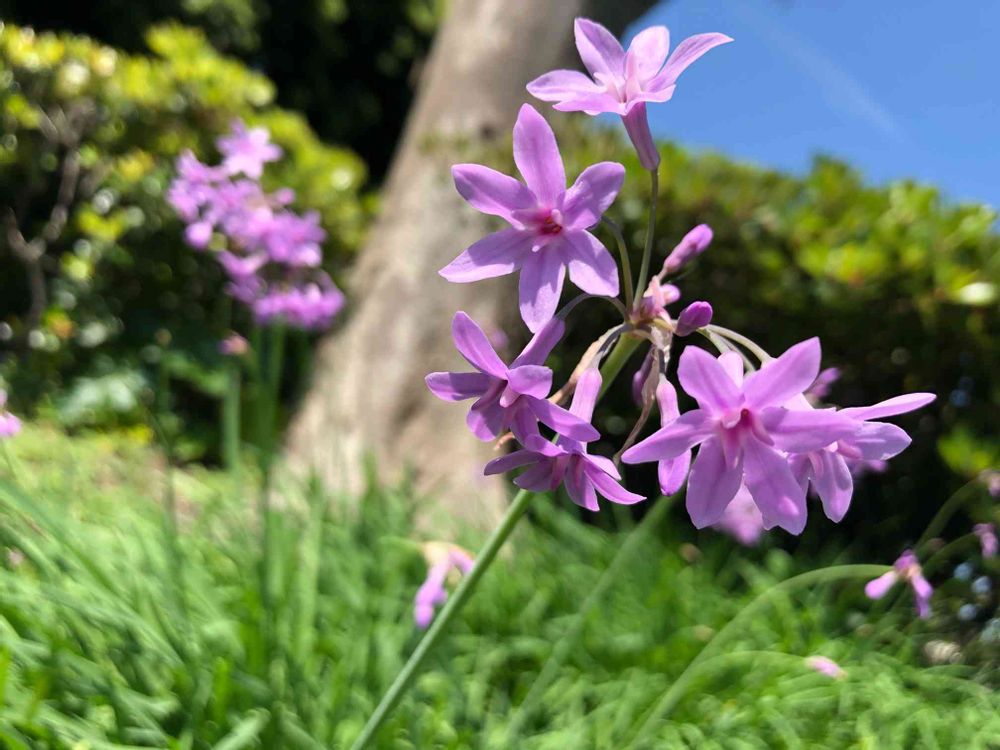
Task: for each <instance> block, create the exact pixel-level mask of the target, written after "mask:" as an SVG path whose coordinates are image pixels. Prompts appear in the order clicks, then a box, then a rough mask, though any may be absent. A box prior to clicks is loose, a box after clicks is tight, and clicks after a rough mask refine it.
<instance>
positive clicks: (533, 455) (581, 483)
mask: <svg viewBox="0 0 1000 750" xmlns="http://www.w3.org/2000/svg"><path fill="white" fill-rule="evenodd" d="M600 390H601V374H600V373H599V372H598V371H597V370H596V369H593V368H592V369H589V370H587V371H586V372H584V373H583V375H581V376H580V379H579V381H578V382H577V384H576V391H575V392H574V393H573V404H572V405H571V406H570V411H571V412H572V413H573V414H574V415H576V416H577V417H579V418H580V419H581V420H583V421H585V422H586V423H588V424H589V422H590V419H591V417H592V416H593V413H594V405H595V404H596V403H597V396H598V394H599V393H600ZM521 466H530V467H531V468H529V469H528V470H527V471H525V472H524V473H523V474H521V475H520V476H518V477H517V478H516V479H515V480H514V484H516V485H517V486H518V487H521V488H522V489H526V490H531V491H533V492H551V491H552V490H555V489H556V488H557V487H558V486H559V485H560V484H565V485H566V491H567V492H568V493H569V496H570V498H571V499H572V500H573V502H574V503H576V504H577V505H579V506H581V507H583V508H586V509H587V510H592V511H597V510H600V506H598V504H597V495H598V494H600V495H601V496H603V497H605V498H607V499H608V500H610V501H611V502H613V503H620V504H622V505H631V504H633V503H638V502H640V501H642V500H645V498H644V497H643V496H642V495H636V494H635V493H633V492H629V491H628V490H626V489H625V488H624V487H622V486H621V484H619V482H620V480H621V474H619V473H618V469H617V468H616V467H615V465H614V463H613V462H612V461H611V460H610V459H608V458H605V457H604V456H592V455H590V454H588V453H587V446H586V443H585V442H581V441H577V440H573V439H572V438H568V437H566V436H564V435H561V436H560V437H559V438H558V439H557V440H556V442H554V443H550V442H548V441H546V440H545V439H544V438H542V437H540V436H535V437H532V438H531V439H530V440H529V441H528V443H527V446H526V447H525V448H524V449H522V450H517V451H514V452H513V453H510V454H508V455H506V456H501V457H500V458H496V459H493V460H492V461H490V462H489V463H488V464H486V469H485V470H484V472H483V473H484V474H486V475H487V476H489V475H491V474H502V473H503V472H506V471H510V470H511V469H516V468H519V467H521Z"/></svg>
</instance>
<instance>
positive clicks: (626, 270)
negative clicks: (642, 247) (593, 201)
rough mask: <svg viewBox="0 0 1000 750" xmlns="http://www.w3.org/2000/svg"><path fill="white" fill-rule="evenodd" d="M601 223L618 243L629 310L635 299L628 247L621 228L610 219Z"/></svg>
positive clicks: (604, 219)
mask: <svg viewBox="0 0 1000 750" xmlns="http://www.w3.org/2000/svg"><path fill="white" fill-rule="evenodd" d="M601 221H603V222H604V224H605V226H607V227H608V229H609V230H610V231H611V234H612V235H614V238H615V242H617V243H618V255H619V256H620V258H621V264H622V283H623V285H624V287H625V309H626V310H631V309H632V301H633V299H634V298H635V290H634V288H633V287H632V262H631V261H630V260H629V257H628V247H627V246H626V245H625V236H624V235H623V234H622V230H621V227H619V226H618V225H617V224H616V223H615V222H613V221H611V219H609V218H607V217H603V218H602V219H601ZM640 291H642V290H640Z"/></svg>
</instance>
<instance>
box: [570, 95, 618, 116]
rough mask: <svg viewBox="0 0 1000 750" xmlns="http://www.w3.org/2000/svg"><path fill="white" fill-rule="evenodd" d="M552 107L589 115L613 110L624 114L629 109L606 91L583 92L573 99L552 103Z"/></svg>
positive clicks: (615, 112) (614, 112) (612, 111)
mask: <svg viewBox="0 0 1000 750" xmlns="http://www.w3.org/2000/svg"><path fill="white" fill-rule="evenodd" d="M552 108H553V109H556V110H559V111H560V112H586V113H587V114H588V115H596V114H599V113H601V112H611V113H613V114H616V115H622V116H624V115H625V114H626V111H627V105H625V104H624V103H623V102H620V101H618V100H617V99H615V97H613V96H612V95H611V94H609V93H606V92H604V93H600V94H586V95H583V94H582V95H580V96H577V97H574V98H573V99H566V100H564V101H561V102H558V103H556V104H554V105H552Z"/></svg>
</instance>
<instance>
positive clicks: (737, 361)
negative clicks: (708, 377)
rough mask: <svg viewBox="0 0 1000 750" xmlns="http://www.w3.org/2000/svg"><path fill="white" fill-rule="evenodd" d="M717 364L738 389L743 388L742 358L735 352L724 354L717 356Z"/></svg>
mask: <svg viewBox="0 0 1000 750" xmlns="http://www.w3.org/2000/svg"><path fill="white" fill-rule="evenodd" d="M719 364H720V365H722V369H723V370H725V371H726V374H727V375H728V376H729V377H730V379H731V380H732V381H733V382H734V383H736V386H737V387H739V388H742V387H743V357H741V356H740V355H739V354H737V353H736V352H724V353H722V354H720V355H719Z"/></svg>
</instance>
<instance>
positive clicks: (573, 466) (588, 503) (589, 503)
mask: <svg viewBox="0 0 1000 750" xmlns="http://www.w3.org/2000/svg"><path fill="white" fill-rule="evenodd" d="M584 467H585V464H584V462H583V461H582V460H581V459H579V458H576V459H573V460H571V462H570V466H569V470H568V471H567V472H566V476H565V477H564V478H563V481H564V482H565V483H566V492H567V493H568V494H569V497H570V499H571V500H572V501H573V502H574V503H576V504H577V505H579V506H580V507H582V508H586V509H587V510H592V511H595V512H596V511H598V510H600V506H599V505H598V504H597V493H596V492H595V491H594V485H593V484H592V483H591V481H590V479H588V477H587V475H586V473H585V471H584Z"/></svg>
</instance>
